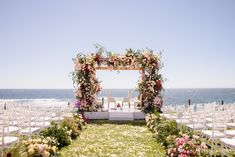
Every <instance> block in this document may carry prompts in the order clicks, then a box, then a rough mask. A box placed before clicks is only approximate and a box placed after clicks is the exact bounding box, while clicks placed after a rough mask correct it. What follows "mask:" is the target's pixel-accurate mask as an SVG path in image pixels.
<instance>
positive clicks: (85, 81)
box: [73, 45, 163, 112]
mask: <svg viewBox="0 0 235 157" xmlns="http://www.w3.org/2000/svg"><path fill="white" fill-rule="evenodd" d="M96 48H97V51H96V52H94V53H91V54H89V55H84V54H81V53H79V54H78V55H77V57H76V58H74V59H73V61H74V66H75V67H74V68H75V70H74V72H73V84H74V87H75V96H76V98H77V100H78V102H77V103H76V106H77V107H78V108H79V111H82V112H83V111H97V107H98V103H97V94H98V93H99V92H100V90H101V86H100V82H99V80H98V79H97V78H96V68H99V67H106V68H107V69H109V70H112V69H115V70H118V69H120V68H127V69H128V68H129V69H131V68H138V69H139V70H141V72H142V79H141V80H140V81H139V83H138V89H137V90H138V91H139V93H140V98H141V101H142V102H141V104H142V106H141V107H142V109H143V111H145V112H151V111H156V110H157V111H159V110H160V108H161V105H162V102H159V101H158V100H157V99H156V98H161V90H162V89H163V88H162V82H163V79H162V75H160V74H159V69H160V67H161V62H160V54H158V55H156V54H154V53H153V51H152V50H150V49H143V50H132V49H127V50H126V52H124V54H122V55H118V54H115V53H112V52H110V51H106V50H105V49H104V48H103V47H101V46H99V45H98V46H96ZM105 53H106V54H105Z"/></svg>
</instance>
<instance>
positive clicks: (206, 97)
mask: <svg viewBox="0 0 235 157" xmlns="http://www.w3.org/2000/svg"><path fill="white" fill-rule="evenodd" d="M129 90H130V91H131V97H132V98H133V99H134V98H135V97H136V96H137V95H138V93H137V92H136V91H135V90H134V89H110V90H109V91H110V95H111V96H112V97H115V98H116V99H122V98H123V97H127V96H128V91H129ZM107 93H108V90H107V89H103V90H102V91H101V92H100V94H99V95H98V97H99V98H106V97H107ZM189 99H190V100H191V103H192V104H194V103H195V104H198V103H210V102H216V103H221V101H222V100H223V101H224V103H234V102H235V88H225V89H222V88H218V89H216V88H215V89H206V88H205V89H165V90H164V91H163V101H164V105H182V104H187V103H188V100H189ZM74 100H75V97H74V93H73V89H0V103H1V104H2V103H5V102H17V103H29V102H30V103H37V104H40V103H44V102H47V103H54V102H71V101H74Z"/></svg>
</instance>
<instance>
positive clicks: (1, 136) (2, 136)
mask: <svg viewBox="0 0 235 157" xmlns="http://www.w3.org/2000/svg"><path fill="white" fill-rule="evenodd" d="M0 114H1V122H2V123H1V125H0V130H1V133H0V147H1V148H2V149H1V150H2V152H1V156H4V148H5V147H9V146H10V145H11V144H14V143H16V142H18V141H19V138H18V137H16V136H13V135H11V133H12V132H10V130H11V129H10V128H9V125H8V124H9V117H8V115H6V114H5V113H4V112H2V113H0Z"/></svg>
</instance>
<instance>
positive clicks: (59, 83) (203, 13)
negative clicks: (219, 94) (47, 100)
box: [0, 0, 235, 88]
mask: <svg viewBox="0 0 235 157" xmlns="http://www.w3.org/2000/svg"><path fill="white" fill-rule="evenodd" d="M0 19H1V20H0V43H1V46H0V74H1V75H0V76H1V77H0V88H72V87H73V86H72V81H71V76H70V75H69V73H70V72H72V71H73V62H72V58H73V57H74V56H76V54H77V52H84V53H90V52H93V51H94V44H95V43H99V44H101V45H103V46H105V47H106V49H108V50H111V51H114V52H118V53H120V52H123V51H124V50H125V49H126V48H134V49H141V48H146V47H148V48H151V49H153V50H154V51H156V52H158V51H160V50H164V51H163V54H162V62H163V63H164V67H163V69H162V70H161V73H163V75H164V77H165V78H167V81H166V82H165V84H164V87H165V88H208V87H209V88H216V87H220V88H222V87H230V88H231V87H235V62H234V59H235V29H234V28H235V1H234V0H223V1H222V0H191V1H188V0H176V1H170V0H162V1H157V0H152V1H151V0H149V1H144V0H142V1H141V0H112V1H107V0H99V1H98V0H97V1H92V0H86V1H79V0H74V1H72V0H71V1H61V0H50V1H47V0H40V1H32V0H28V1H26V0H21V1H18V0H15V1H13V0H1V1H0ZM97 76H98V77H99V78H100V79H101V80H103V82H102V85H103V86H104V88H131V87H134V86H135V84H136V81H137V80H138V77H139V74H138V72H121V73H120V74H117V73H116V72H98V73H97Z"/></svg>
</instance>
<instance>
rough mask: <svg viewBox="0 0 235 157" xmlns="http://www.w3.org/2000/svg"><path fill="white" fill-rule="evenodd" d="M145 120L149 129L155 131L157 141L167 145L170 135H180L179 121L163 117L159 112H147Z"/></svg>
mask: <svg viewBox="0 0 235 157" xmlns="http://www.w3.org/2000/svg"><path fill="white" fill-rule="evenodd" d="M145 120H146V125H147V127H148V128H149V130H151V131H152V132H154V134H155V137H156V140H157V142H159V143H161V144H162V145H163V146H165V147H166V146H167V145H168V143H169V139H168V140H167V137H168V136H170V135H171V136H173V135H176V136H177V135H179V129H178V128H177V123H176V122H175V121H170V120H166V119H163V118H161V116H160V113H158V112H155V113H152V114H147V116H146V118H145Z"/></svg>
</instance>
